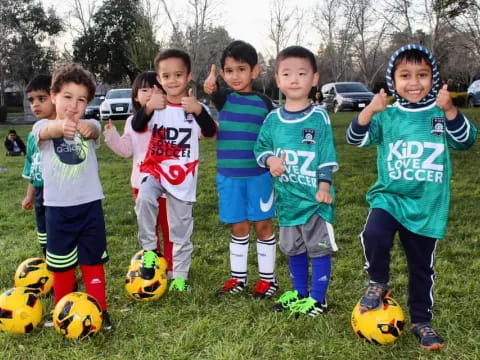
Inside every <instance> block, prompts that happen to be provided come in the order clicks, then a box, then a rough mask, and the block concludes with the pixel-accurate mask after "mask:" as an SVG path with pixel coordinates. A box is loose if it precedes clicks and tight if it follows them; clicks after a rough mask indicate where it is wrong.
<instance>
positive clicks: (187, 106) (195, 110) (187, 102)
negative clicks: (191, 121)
mask: <svg viewBox="0 0 480 360" xmlns="http://www.w3.org/2000/svg"><path fill="white" fill-rule="evenodd" d="M182 108H183V111H185V112H186V113H190V114H195V115H197V116H198V115H200V113H201V112H202V105H200V103H199V102H198V100H197V98H196V97H195V96H193V89H189V90H188V96H186V97H182Z"/></svg>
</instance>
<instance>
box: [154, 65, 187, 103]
mask: <svg viewBox="0 0 480 360" xmlns="http://www.w3.org/2000/svg"><path fill="white" fill-rule="evenodd" d="M157 70H158V71H157V73H158V82H159V83H160V84H161V85H162V87H163V90H164V91H165V93H166V94H167V100H168V101H170V102H171V103H176V104H179V103H180V101H181V99H182V97H184V96H186V91H187V86H188V82H189V81H190V80H191V79H192V74H191V73H189V72H188V68H187V66H186V65H185V63H184V62H183V60H182V59H181V58H177V57H170V58H167V59H164V60H161V61H160V62H159V63H158V69H157Z"/></svg>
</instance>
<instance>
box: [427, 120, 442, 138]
mask: <svg viewBox="0 0 480 360" xmlns="http://www.w3.org/2000/svg"><path fill="white" fill-rule="evenodd" d="M444 131H445V118H441V117H434V118H432V130H431V131H430V132H431V133H432V134H433V135H436V136H442V135H443V133H444Z"/></svg>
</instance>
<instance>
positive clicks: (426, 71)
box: [393, 60, 433, 103]
mask: <svg viewBox="0 0 480 360" xmlns="http://www.w3.org/2000/svg"><path fill="white" fill-rule="evenodd" d="M432 86H433V78H432V67H431V65H429V64H428V63H427V62H425V61H423V60H422V62H419V63H417V62H410V61H409V62H407V61H406V60H403V61H402V62H401V63H400V64H398V65H397V67H396V68H395V74H394V77H393V87H394V89H395V91H396V92H397V94H398V95H400V96H401V97H402V98H404V99H405V100H408V101H409V102H411V103H418V102H420V100H422V99H423V98H425V97H426V96H427V95H428V93H429V92H430V90H431V89H432Z"/></svg>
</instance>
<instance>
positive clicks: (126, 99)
mask: <svg viewBox="0 0 480 360" xmlns="http://www.w3.org/2000/svg"><path fill="white" fill-rule="evenodd" d="M131 114H132V89H112V90H109V91H108V92H107V95H106V96H105V101H104V102H102V104H101V105H100V120H108V119H112V120H113V119H125V118H127V117H128V116H130V115H131Z"/></svg>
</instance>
